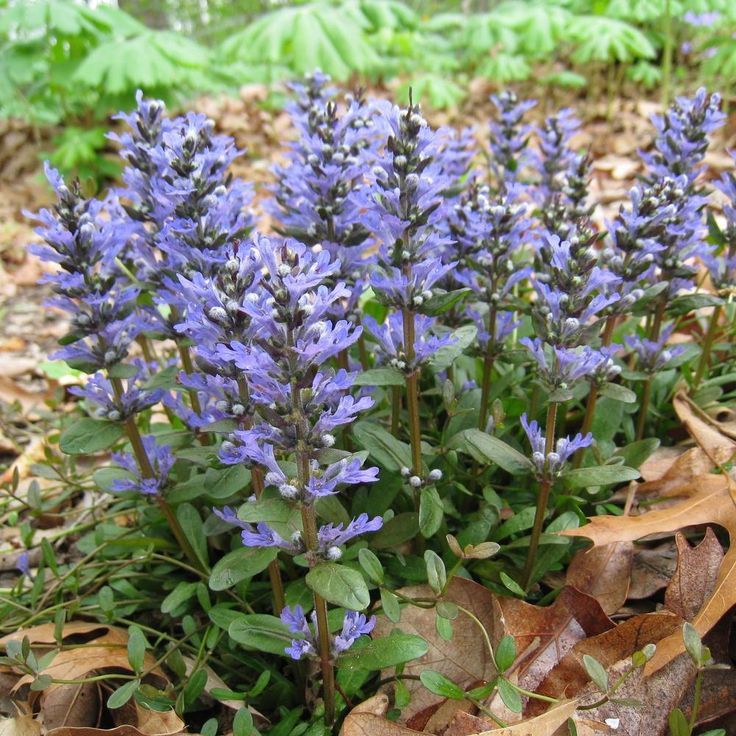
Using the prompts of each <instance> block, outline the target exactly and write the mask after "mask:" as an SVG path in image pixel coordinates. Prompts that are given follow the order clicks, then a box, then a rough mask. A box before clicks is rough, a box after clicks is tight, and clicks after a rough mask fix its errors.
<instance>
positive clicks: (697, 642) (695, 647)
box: [682, 621, 703, 667]
mask: <svg viewBox="0 0 736 736" xmlns="http://www.w3.org/2000/svg"><path fill="white" fill-rule="evenodd" d="M682 638H683V640H684V642H685V649H686V651H687V653H688V654H689V655H690V659H692V661H693V664H694V665H695V666H696V667H701V666H702V665H703V642H702V641H701V639H700V634H699V633H698V630H697V629H696V628H695V627H694V626H693V625H692V624H691V623H689V622H687V621H686V622H685V623H684V624H683V625H682Z"/></svg>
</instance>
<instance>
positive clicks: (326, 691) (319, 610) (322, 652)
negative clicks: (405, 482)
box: [302, 504, 335, 726]
mask: <svg viewBox="0 0 736 736" xmlns="http://www.w3.org/2000/svg"><path fill="white" fill-rule="evenodd" d="M302 524H303V525H304V544H305V546H306V548H307V552H309V551H316V550H317V548H318V542H317V517H316V514H315V511H314V506H313V505H311V504H309V505H306V504H305V505H303V506H302ZM314 610H315V612H316V614H317V641H318V644H319V663H320V668H321V670H322V695H323V697H324V701H325V722H326V723H327V725H328V726H331V725H332V723H333V722H334V720H335V666H334V664H333V662H332V657H331V656H330V627H329V624H328V622H327V602H326V601H325V599H324V598H322V596H321V595H319V594H318V593H314Z"/></svg>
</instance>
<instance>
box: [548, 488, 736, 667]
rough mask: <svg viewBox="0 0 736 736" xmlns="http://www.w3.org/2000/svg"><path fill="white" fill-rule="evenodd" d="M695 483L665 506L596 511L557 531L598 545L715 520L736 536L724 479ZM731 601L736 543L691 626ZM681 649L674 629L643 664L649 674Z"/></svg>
mask: <svg viewBox="0 0 736 736" xmlns="http://www.w3.org/2000/svg"><path fill="white" fill-rule="evenodd" d="M694 485H695V484H688V485H687V486H686V487H685V490H686V492H687V493H690V494H691V495H689V497H686V498H684V499H683V500H681V501H680V502H679V503H677V504H676V505H674V506H671V507H668V508H666V509H661V510H658V511H649V512H647V513H645V514H642V515H640V516H633V517H620V516H619V517H614V516H598V517H595V518H593V519H591V520H590V522H589V523H588V524H586V525H585V526H584V527H581V528H580V529H568V530H566V531H564V532H561V534H565V535H568V536H583V537H588V538H589V539H592V540H593V544H594V545H595V546H601V545H606V544H612V543H615V542H623V541H629V542H632V541H635V540H637V539H641V538H642V537H645V536H647V535H649V534H657V533H662V532H676V531H678V530H680V529H683V528H685V527H687V526H694V525H697V524H709V523H713V524H719V525H720V526H723V527H725V528H726V529H727V530H728V532H729V535H730V538H731V540H732V541H734V540H736V507H734V503H733V499H732V498H731V495H730V493H729V489H728V485H729V484H728V481H727V479H726V478H725V477H724V476H723V475H708V476H703V477H702V478H701V479H700V480H699V482H698V484H697V486H696V487H695V488H694V487H693V486H694ZM733 605H736V544H733V543H732V544H731V547H730V548H729V551H728V552H727V553H726V555H725V557H724V558H723V562H722V564H721V567H720V570H719V573H718V576H717V579H716V582H715V585H714V587H713V591H712V593H711V594H710V596H709V597H708V599H707V600H706V602H705V604H704V605H703V607H702V608H701V610H700V611H699V612H698V613H697V615H696V616H695V617H694V618H693V620H692V623H693V626H695V628H696V629H697V630H698V632H699V633H700V635H701V636H703V635H704V634H706V633H707V632H708V631H709V630H710V629H711V628H712V627H713V626H715V624H716V623H717V622H718V620H719V619H720V618H721V616H723V615H724V614H725V613H726V612H727V611H728V610H729V609H730V608H731V607H732V606H733ZM683 651H684V642H683V641H682V634H681V633H680V632H679V631H678V632H677V633H675V634H673V635H672V636H670V637H668V638H667V640H666V641H663V642H662V643H661V644H660V646H658V647H657V653H656V654H655V656H654V658H653V659H652V660H651V661H650V662H649V663H648V664H647V667H646V670H647V673H648V674H651V673H653V672H655V671H656V670H658V669H659V668H660V667H663V666H664V665H665V664H667V663H668V662H671V661H672V660H673V659H674V658H675V657H676V656H677V655H678V654H680V653H681V652H683Z"/></svg>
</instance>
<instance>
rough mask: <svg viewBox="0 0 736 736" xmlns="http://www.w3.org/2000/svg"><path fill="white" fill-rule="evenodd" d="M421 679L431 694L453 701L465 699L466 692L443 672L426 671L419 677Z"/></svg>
mask: <svg viewBox="0 0 736 736" xmlns="http://www.w3.org/2000/svg"><path fill="white" fill-rule="evenodd" d="M419 679H420V680H421V681H422V685H424V687H426V688H427V690H429V692H431V693H434V694H435V695H439V696H440V697H442V698H450V699H451V700H463V699H464V698H465V691H464V690H463V689H462V688H461V687H460V686H459V685H456V684H455V683H454V682H453V681H452V680H450V679H449V678H447V677H445V676H444V675H443V674H442V673H441V672H435V671H434V670H424V672H422V673H421V674H420V675H419Z"/></svg>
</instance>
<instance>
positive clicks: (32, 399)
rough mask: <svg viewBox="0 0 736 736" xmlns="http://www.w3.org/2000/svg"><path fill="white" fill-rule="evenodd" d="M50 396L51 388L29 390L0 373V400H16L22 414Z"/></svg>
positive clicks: (10, 401) (11, 401) (13, 401)
mask: <svg viewBox="0 0 736 736" xmlns="http://www.w3.org/2000/svg"><path fill="white" fill-rule="evenodd" d="M35 362H36V361H34V363H35ZM52 396H53V389H46V390H43V391H29V390H28V389H27V388H25V387H23V386H21V385H19V384H18V383H17V382H16V381H14V380H13V379H12V378H11V377H9V376H3V375H0V401H5V402H6V403H8V404H14V403H15V402H18V403H19V404H20V406H21V409H22V410H23V413H24V414H28V412H30V411H31V410H32V409H34V408H36V407H37V406H42V405H43V403H44V402H45V401H46V399H50V398H51V397H52Z"/></svg>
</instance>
